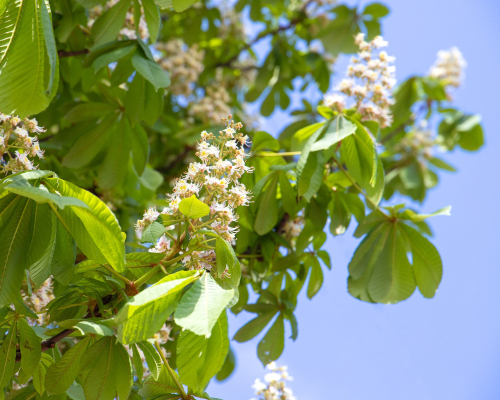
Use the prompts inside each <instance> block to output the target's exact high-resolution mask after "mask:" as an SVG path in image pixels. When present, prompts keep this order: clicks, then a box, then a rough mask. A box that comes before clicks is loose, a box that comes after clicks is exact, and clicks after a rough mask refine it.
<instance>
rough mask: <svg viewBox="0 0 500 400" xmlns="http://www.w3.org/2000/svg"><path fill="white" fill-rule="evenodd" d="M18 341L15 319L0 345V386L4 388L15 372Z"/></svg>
mask: <svg viewBox="0 0 500 400" xmlns="http://www.w3.org/2000/svg"><path fill="white" fill-rule="evenodd" d="M16 343H17V323H16V320H14V322H13V324H12V326H11V327H10V329H9V334H8V335H7V337H6V338H5V340H4V341H3V343H2V347H0V388H2V389H3V388H4V387H5V386H6V385H7V383H9V381H10V379H11V378H12V374H13V373H14V364H15V362H16Z"/></svg>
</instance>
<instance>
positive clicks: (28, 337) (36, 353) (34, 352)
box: [18, 318, 42, 375]
mask: <svg viewBox="0 0 500 400" xmlns="http://www.w3.org/2000/svg"><path fill="white" fill-rule="evenodd" d="M18 324H19V326H18V329H19V349H20V350H21V368H22V369H23V371H24V372H25V373H26V374H28V375H31V374H32V373H33V371H34V370H35V368H36V366H37V365H38V363H39V362H40V358H41V357H42V351H41V348H40V344H41V343H42V339H40V338H39V337H38V336H37V334H36V333H35V331H34V330H33V328H32V327H31V326H29V325H28V323H27V322H26V320H25V319H22V318H21V319H19V321H18Z"/></svg>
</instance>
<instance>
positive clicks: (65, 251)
mask: <svg viewBox="0 0 500 400" xmlns="http://www.w3.org/2000/svg"><path fill="white" fill-rule="evenodd" d="M56 225H57V227H56V228H57V232H56V243H55V247H54V252H53V255H52V261H51V269H52V274H53V275H54V278H55V279H56V281H57V282H59V283H61V284H62V285H65V286H66V285H69V283H70V281H71V279H72V278H73V269H74V266H75V259H76V243H75V240H74V239H73V238H72V237H71V235H70V234H69V232H68V231H67V230H66V228H65V227H64V226H63V225H62V224H61V223H60V222H59V221H57V223H56Z"/></svg>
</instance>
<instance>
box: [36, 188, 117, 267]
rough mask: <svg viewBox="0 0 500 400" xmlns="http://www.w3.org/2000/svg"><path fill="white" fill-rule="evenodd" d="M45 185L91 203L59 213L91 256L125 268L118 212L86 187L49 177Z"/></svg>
mask: <svg viewBox="0 0 500 400" xmlns="http://www.w3.org/2000/svg"><path fill="white" fill-rule="evenodd" d="M45 183H46V185H48V186H50V188H51V189H52V190H53V191H56V190H57V191H58V192H60V193H61V195H63V196H71V197H75V198H77V199H79V200H81V201H83V202H84V203H85V204H87V205H88V206H89V208H88V209H83V208H79V207H67V208H65V209H64V210H61V212H60V215H61V218H62V219H63V221H64V224H65V225H66V226H67V227H68V229H69V231H70V233H71V235H72V236H73V238H74V239H75V240H76V243H77V244H78V247H79V248H80V249H81V250H82V251H83V252H84V253H85V254H86V255H87V257H88V258H89V259H92V260H95V261H99V262H102V263H104V264H110V265H111V266H112V267H113V268H114V269H116V270H117V271H119V272H123V271H124V270H125V246H124V242H125V240H124V238H123V236H122V233H121V228H120V225H118V221H117V219H116V217H115V215H114V214H113V213H112V212H111V210H110V209H109V208H108V207H107V206H106V204H105V203H104V202H103V201H102V200H100V199H99V198H98V197H96V196H94V195H93V194H92V193H90V192H87V191H86V190H83V189H80V188H78V187H77V186H75V185H73V184H71V183H69V182H66V181H63V180H62V179H57V178H50V179H47V180H45Z"/></svg>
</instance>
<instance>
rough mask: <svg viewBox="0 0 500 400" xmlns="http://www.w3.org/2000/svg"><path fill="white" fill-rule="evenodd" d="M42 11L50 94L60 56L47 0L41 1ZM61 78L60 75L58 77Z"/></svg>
mask: <svg viewBox="0 0 500 400" xmlns="http://www.w3.org/2000/svg"><path fill="white" fill-rule="evenodd" d="M40 11H41V20H42V29H43V37H44V39H45V48H46V50H47V56H48V59H49V66H50V69H49V71H50V75H49V76H50V78H49V82H48V84H47V88H46V89H47V94H49V95H50V92H51V91H52V88H53V86H54V80H55V77H56V72H57V70H58V63H59V58H58V57H57V51H56V41H55V38H54V31H53V29H52V19H51V18H50V13H49V8H48V5H47V3H46V2H45V1H40ZM58 78H59V77H58ZM56 87H57V86H56Z"/></svg>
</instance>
